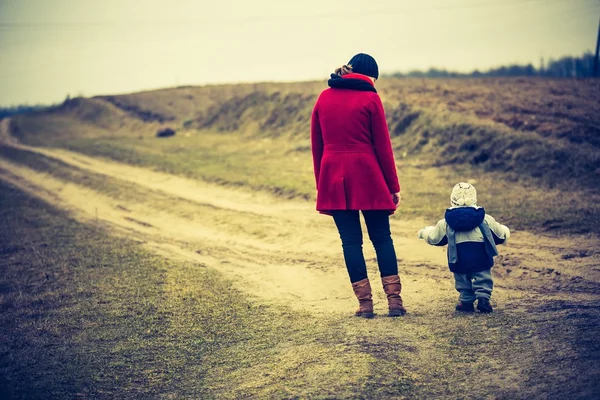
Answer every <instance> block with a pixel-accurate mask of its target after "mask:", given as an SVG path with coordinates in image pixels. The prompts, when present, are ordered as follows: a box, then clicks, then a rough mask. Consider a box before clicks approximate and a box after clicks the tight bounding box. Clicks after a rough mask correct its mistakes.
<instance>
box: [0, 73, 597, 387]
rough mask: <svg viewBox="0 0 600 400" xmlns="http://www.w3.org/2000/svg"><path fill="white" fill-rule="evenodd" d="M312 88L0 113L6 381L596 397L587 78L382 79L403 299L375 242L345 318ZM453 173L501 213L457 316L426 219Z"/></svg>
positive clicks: (169, 95)
mask: <svg viewBox="0 0 600 400" xmlns="http://www.w3.org/2000/svg"><path fill="white" fill-rule="evenodd" d="M323 87H324V83H322V82H309V83H258V84H248V85H223V86H207V87H181V88H174V89H164V90H159V91H152V92H144V93H135V94H130V95H119V96H99V97H95V98H91V99H88V98H77V99H72V100H69V101H67V102H65V103H64V104H62V105H61V106H58V107H55V108H53V109H50V110H46V111H43V112H37V113H34V114H29V115H22V116H17V117H14V118H12V119H10V120H8V119H5V120H3V121H0V202H1V203H0V204H2V207H1V209H0V215H2V221H3V225H2V226H3V227H2V229H0V255H1V256H2V259H1V260H2V261H1V264H2V265H1V266H2V274H1V275H0V309H1V310H2V313H1V314H0V315H1V316H0V326H1V328H0V343H2V344H1V345H0V371H1V374H0V397H8V398H10V397H14V398H506V399H513V398H577V399H579V398H581V399H584V398H595V397H597V396H598V394H599V393H600V386H599V383H598V382H600V381H599V379H598V378H600V369H599V368H598V362H599V361H600V347H599V342H598V341H597V339H596V338H597V337H598V336H599V335H600V323H599V321H600V320H599V317H600V251H599V250H598V248H599V246H598V245H599V244H600V241H599V236H598V235H599V234H600V228H599V226H600V210H599V206H598V204H599V200H600V190H599V187H600V186H599V184H600V161H599V154H600V153H599V152H598V148H599V147H600V141H599V139H598V138H599V137H600V136H599V134H600V117H599V116H600V81H598V80H551V79H539V78H532V79H522V78H518V79H454V80H449V79H440V80H438V79H425V80H422V79H389V80H386V79H382V80H381V83H379V82H378V85H377V87H378V90H379V92H380V94H381V96H382V99H383V101H384V105H385V107H386V111H387V115H388V124H389V126H390V132H391V135H392V141H393V145H394V149H395V152H396V157H397V161H398V167H399V173H400V179H401V183H402V205H401V208H400V209H399V210H398V212H397V213H396V214H395V215H394V217H393V218H392V234H393V238H394V241H395V243H396V249H397V252H398V257H399V267H400V274H401V277H402V278H403V285H404V289H403V290H404V295H403V296H404V298H405V302H406V306H407V308H408V310H409V314H408V315H407V316H405V317H404V318H400V319H391V318H385V317H384V316H383V314H384V311H385V299H384V298H383V293H382V291H381V290H380V288H379V284H378V283H377V282H378V279H377V274H376V263H375V262H376V260H375V255H374V251H373V249H372V248H371V247H370V245H369V244H368V241H367V242H366V245H365V253H366V256H367V260H368V265H369V271H370V276H371V278H372V281H373V282H375V283H374V285H373V286H374V287H375V288H376V289H375V297H376V312H379V313H380V316H378V317H377V318H375V319H374V320H371V321H367V320H362V319H358V318H353V317H351V314H352V311H353V309H354V305H355V304H354V303H355V300H354V299H353V298H352V297H353V296H352V292H351V288H350V285H349V283H348V278H347V276H346V272H345V270H344V267H343V259H342V255H341V248H340V244H339V243H338V242H339V238H338V236H337V232H336V231H335V227H334V226H333V223H332V221H331V220H330V219H329V218H328V217H325V216H322V215H319V214H317V213H316V212H315V211H314V204H313V200H314V199H313V196H314V183H313V176H312V167H311V165H312V162H311V156H310V142H309V121H310V111H311V109H312V106H313V104H314V102H315V100H316V96H318V93H319V91H320V90H322V89H323ZM165 127H170V128H173V129H175V130H176V135H175V136H173V137H169V138H157V137H156V132H157V131H158V130H159V129H161V128H165ZM460 180H470V181H472V182H474V184H475V186H476V187H477V189H478V197H479V203H480V204H481V205H483V206H485V207H486V210H487V211H488V213H490V214H492V215H493V216H494V217H495V218H496V219H498V220H499V221H501V222H502V223H505V224H507V225H508V226H509V227H510V228H511V230H512V232H513V235H512V237H511V240H510V242H509V243H508V244H507V245H506V246H504V247H501V248H500V249H499V251H500V256H498V258H497V259H496V267H495V268H494V269H493V272H494V277H495V291H494V296H493V304H494V305H495V308H496V312H495V313H494V314H492V315H477V314H476V315H456V314H455V313H454V311H453V306H454V302H455V298H456V294H455V290H454V288H453V282H452V280H451V276H450V273H449V271H448V270H447V266H446V260H445V249H440V248H434V247H430V246H426V245H425V244H424V243H422V242H420V241H419V240H418V239H417V238H416V232H417V230H418V229H419V228H421V227H423V226H424V225H426V224H433V223H434V222H436V221H437V220H438V219H439V218H440V217H441V216H442V215H443V211H444V209H445V207H446V206H447V203H448V197H449V192H450V189H451V188H452V186H453V185H454V183H456V182H457V181H460ZM365 237H366V236H365ZM473 387H477V391H474V390H473Z"/></svg>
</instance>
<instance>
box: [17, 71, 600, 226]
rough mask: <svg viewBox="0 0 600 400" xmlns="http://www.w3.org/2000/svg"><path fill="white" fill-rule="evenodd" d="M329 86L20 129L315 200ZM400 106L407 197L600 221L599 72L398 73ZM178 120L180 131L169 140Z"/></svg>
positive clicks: (168, 94) (423, 207)
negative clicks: (312, 137) (464, 196)
mask: <svg viewBox="0 0 600 400" xmlns="http://www.w3.org/2000/svg"><path fill="white" fill-rule="evenodd" d="M323 86H324V85H323V84H322V83H320V82H310V83H296V84H276V83H262V84H247V85H226V86H206V87H183V88H176V89H165V90H160V91H153V92H145V93H137V94H131V95H123V96H104V97H97V98H94V99H74V100H71V101H70V102H68V103H67V104H65V105H63V106H62V107H59V108H57V109H54V110H53V111H51V112H49V113H47V112H46V113H37V114H34V115H27V116H19V117H17V118H15V120H14V121H13V127H12V128H13V131H14V134H15V136H17V137H19V138H20V139H21V140H23V141H24V142H26V143H30V144H35V145H46V146H60V147H67V148H70V149H74V150H77V151H81V152H85V153H88V154H93V155H100V156H104V157H109V158H113V159H116V160H119V161H123V162H128V163H133V164H137V165H143V166H148V167H152V168H157V169H160V170H163V171H168V172H171V173H175V174H182V175H186V176H189V177H193V178H198V179H204V180H207V181H211V182H218V183H222V184H226V185H236V186H247V187H248V188H250V189H253V190H257V189H258V190H267V191H270V192H272V193H277V194H280V195H283V196H286V197H302V198H305V199H312V197H313V195H314V185H313V177H312V170H311V164H310V143H309V140H308V132H309V116H310V112H311V109H312V105H313V104H314V101H315V99H316V96H317V95H318V93H319V91H320V90H322V89H323ZM378 88H379V90H380V93H381V95H382V98H383V100H384V103H385V105H386V110H387V114H388V123H389V126H390V131H391V134H392V137H393V144H394V148H395V150H396V157H397V160H398V161H399V163H400V169H401V174H400V176H401V180H402V184H403V192H404V194H405V196H404V198H405V203H404V208H403V210H402V212H405V213H408V214H410V215H422V216H426V217H428V218H434V217H435V216H438V215H440V213H441V212H442V211H443V209H444V207H445V206H446V200H447V192H448V191H449V188H450V187H451V186H452V185H453V184H454V183H455V182H456V181H459V180H467V179H472V180H475V181H477V182H478V186H477V187H478V189H479V191H480V199H482V201H481V204H482V205H484V206H486V207H487V208H488V209H489V210H490V212H492V213H493V214H498V215H500V216H505V217H506V216H508V217H507V222H508V223H510V224H512V226H515V227H518V228H525V229H530V230H558V231H560V232H564V231H567V232H577V233H585V232H596V233H598V232H599V231H598V229H599V228H598V226H600V223H599V222H600V221H599V220H600V216H599V213H598V205H597V204H598V199H599V196H600V191H599V190H598V188H599V187H600V174H599V173H598V171H600V151H598V143H597V137H598V127H599V126H600V122H599V120H598V117H597V116H598V115H600V110H599V107H600V106H599V104H600V94H599V93H600V90H599V89H600V88H599V82H598V81H596V80H566V79H563V80H560V79H545V78H543V79H542V78H527V79H525V78H518V79H506V78H504V79H497V78H482V79H439V80H438V79H390V80H383V81H382V82H381V83H378ZM163 126H171V127H174V128H176V129H178V133H177V135H176V137H173V138H170V139H156V138H155V133H156V131H157V129H159V128H160V127H163Z"/></svg>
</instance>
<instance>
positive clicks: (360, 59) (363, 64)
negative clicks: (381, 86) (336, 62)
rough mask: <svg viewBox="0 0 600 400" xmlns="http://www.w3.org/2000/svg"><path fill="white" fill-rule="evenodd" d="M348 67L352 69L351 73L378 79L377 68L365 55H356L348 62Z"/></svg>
mask: <svg viewBox="0 0 600 400" xmlns="http://www.w3.org/2000/svg"><path fill="white" fill-rule="evenodd" d="M348 66H350V67H352V72H356V73H357V74H363V75H366V76H370V77H373V78H375V79H378V78H379V67H378V66H377V61H375V59H374V58H373V57H371V56H370V55H368V54H365V53H358V54H357V55H355V56H354V57H352V58H351V59H350V61H348Z"/></svg>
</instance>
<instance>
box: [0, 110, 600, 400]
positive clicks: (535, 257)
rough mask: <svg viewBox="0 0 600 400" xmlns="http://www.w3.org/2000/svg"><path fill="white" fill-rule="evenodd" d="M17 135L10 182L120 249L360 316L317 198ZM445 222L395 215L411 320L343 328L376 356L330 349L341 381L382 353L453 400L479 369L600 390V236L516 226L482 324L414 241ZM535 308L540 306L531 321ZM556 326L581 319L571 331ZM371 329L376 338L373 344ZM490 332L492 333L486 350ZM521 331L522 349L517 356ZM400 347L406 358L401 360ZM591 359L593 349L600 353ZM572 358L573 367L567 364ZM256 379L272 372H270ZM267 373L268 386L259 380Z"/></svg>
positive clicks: (1, 171) (279, 304) (505, 379)
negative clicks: (599, 341)
mask: <svg viewBox="0 0 600 400" xmlns="http://www.w3.org/2000/svg"><path fill="white" fill-rule="evenodd" d="M8 127H9V121H8V120H7V119H5V120H3V121H1V122H0V146H2V147H3V148H4V149H5V150H7V151H5V152H3V153H2V154H5V155H6V154H12V156H11V157H5V158H0V179H2V180H4V181H6V182H9V183H10V184H12V185H14V186H16V187H18V188H20V189H21V190H23V191H25V192H27V193H29V194H32V195H34V196H36V197H38V198H41V199H42V200H44V201H46V202H48V203H50V204H52V205H54V206H55V207H57V208H59V209H64V210H68V211H69V212H70V213H71V215H72V216H73V217H74V218H75V219H77V220H79V221H81V222H84V223H87V224H99V225H102V226H103V227H105V228H106V230H107V231H108V232H110V233H111V234H112V235H114V237H115V245H118V241H119V238H123V237H126V238H128V239H133V240H135V241H137V242H139V243H141V244H143V245H144V246H145V247H147V248H148V249H149V250H151V251H153V252H156V253H158V254H160V255H162V256H164V257H167V258H170V259H173V260H182V261H192V262H193V263H195V265H204V266H206V267H209V268H213V269H215V270H217V271H219V272H220V273H222V274H223V275H224V276H225V277H226V278H228V279H229V280H230V281H231V282H233V284H234V285H236V288H237V289H239V290H240V291H241V292H242V293H245V294H247V296H248V299H249V300H250V301H252V302H255V303H256V304H257V305H258V306H261V305H272V306H274V307H275V309H278V310H285V309H286V308H288V307H289V308H291V309H294V310H298V311H301V312H308V313H309V314H310V315H311V316H314V317H315V321H316V322H315V323H317V324H319V325H326V324H327V323H328V322H329V323H331V321H334V320H335V321H340V320H342V321H344V319H345V318H346V317H347V318H351V315H352V313H353V310H354V308H355V306H356V300H355V299H354V296H353V293H352V290H351V287H350V283H349V281H348V277H347V273H346V271H345V268H344V264H343V258H342V254H341V246H340V243H339V237H338V235H337V232H336V229H335V226H334V224H333V222H332V220H331V219H330V218H329V217H326V216H323V215H319V214H318V213H317V212H316V211H315V210H314V204H313V203H312V202H307V201H289V200H282V199H280V198H276V197H273V196H271V195H269V194H265V193H262V192H249V191H244V190H238V189H235V188H231V187H222V186H218V185H214V184H208V183H205V182H200V181H196V180H191V179H186V178H183V177H180V176H174V175H169V174H165V173H162V172H157V171H153V170H150V169H145V168H139V167H134V166H130V165H125V164H121V163H117V162H114V161H112V160H108V159H99V158H92V157H88V156H85V155H82V154H79V153H74V152H70V151H66V150H63V149H51V148H38V147H31V146H27V145H24V144H21V143H18V142H17V141H16V140H15V139H14V138H13V137H11V136H10V135H9V131H8ZM0 149H1V148H0ZM498 219H499V220H501V216H498ZM435 222H436V221H424V220H404V219H402V218H401V217H400V216H399V215H395V216H394V218H392V222H391V224H392V234H393V239H394V242H395V245H396V250H397V253H398V257H399V269H400V275H401V277H402V280H403V297H404V300H405V304H406V307H407V309H408V311H409V315H408V316H406V317H404V318H399V319H396V320H391V319H389V318H383V317H378V318H376V319H375V320H373V321H365V322H368V323H367V324H365V325H362V324H360V323H349V324H346V323H344V324H343V325H344V326H345V329H347V332H346V334H347V335H349V336H353V335H355V336H357V337H358V338H360V340H359V342H358V343H361V347H360V349H363V348H365V349H368V356H365V354H364V353H362V351H363V350H357V349H356V348H354V347H352V348H346V347H347V346H346V347H344V346H341V347H343V348H344V351H345V353H343V357H342V356H340V355H339V352H338V350H336V349H337V348H331V349H329V348H327V352H328V353H327V354H328V356H327V357H325V356H324V359H327V360H329V359H332V357H334V356H335V357H338V358H339V359H338V358H336V360H337V361H335V362H332V364H331V365H332V368H333V370H335V371H342V369H340V368H345V367H344V366H347V365H350V364H348V362H349V360H354V361H353V364H352V365H354V366H355V367H356V365H358V364H360V365H362V367H361V368H362V369H360V370H357V371H354V372H353V374H354V375H353V374H351V373H345V372H338V373H339V374H342V375H335V379H336V380H339V378H340V377H342V376H343V377H345V378H344V379H347V380H350V381H352V379H355V378H353V377H354V376H357V377H359V378H357V379H360V377H361V376H365V374H369V373H372V372H369V371H370V368H371V362H367V361H365V360H367V359H369V357H376V358H377V360H378V361H377V363H373V365H378V366H381V365H385V362H388V363H389V365H391V366H392V367H391V369H390V371H392V372H388V373H387V375H386V374H383V375H381V376H378V375H377V374H375V376H377V379H378V381H380V382H387V380H386V379H388V378H389V379H390V382H395V381H396V375H395V374H396V372H395V371H396V368H397V366H398V365H400V364H399V363H400V361H399V360H402V363H404V362H406V363H407V365H411V368H413V370H412V372H411V373H410V374H408V372H406V373H407V374H408V375H407V376H409V377H410V378H411V379H413V380H414V381H415V382H418V384H419V385H420V389H419V390H423V391H424V393H446V394H447V395H449V396H450V397H452V396H454V397H456V396H458V393H462V392H461V391H462V390H463V388H469V387H470V383H469V381H468V380H465V379H462V377H461V376H460V374H459V375H458V376H457V375H456V374H455V370H454V368H462V369H465V370H468V371H477V376H478V379H480V380H482V381H483V382H485V383H484V389H482V390H483V391H482V393H488V394H490V393H495V395H494V396H495V397H498V393H506V395H507V396H508V397H511V393H512V394H514V393H517V392H520V391H521V390H523V389H524V388H525V389H526V390H528V391H529V392H528V393H530V394H531V395H532V396H533V397H535V396H538V395H539V396H541V395H543V394H545V393H547V390H549V389H548V388H552V389H551V390H553V393H562V391H564V390H570V389H564V388H568V387H569V385H571V384H572V385H585V386H586V387H587V388H593V387H595V386H594V385H596V384H595V383H594V382H596V381H597V379H596V376H597V372H596V370H590V365H594V364H593V363H594V362H595V361H594V360H595V358H594V357H595V355H594V354H595V353H593V352H594V351H596V350H594V349H595V348H594V347H592V344H590V342H589V341H586V340H585V336H582V332H586V333H587V332H592V333H593V332H595V330H597V328H598V327H597V324H596V323H594V318H595V316H594V315H595V314H590V313H593V312H596V311H595V310H596V308H597V304H599V303H600V253H599V252H598V250H597V248H598V239H597V238H596V237H593V236H568V237H551V236H546V235H535V234H532V233H529V232H524V231H513V233H512V236H511V240H510V242H509V243H508V244H507V245H506V246H503V247H501V248H500V249H499V251H500V254H501V255H500V256H499V257H497V259H496V267H495V268H494V269H493V272H494V275H495V290H494V295H493V302H494V303H495V304H496V313H495V314H494V315H493V316H491V317H490V318H489V319H488V318H487V317H485V316H473V317H474V319H472V320H471V319H469V318H465V319H462V318H460V317H455V315H454V311H453V307H454V302H455V299H456V293H455V290H454V287H453V280H452V278H451V274H450V272H449V271H448V269H447V264H446V256H445V251H446V250H445V248H436V247H431V246H427V245H426V244H425V243H423V242H421V241H419V240H418V239H417V238H416V232H417V231H418V229H420V228H421V227H423V226H424V225H426V224H433V223H435ZM364 237H365V246H364V247H365V256H366V258H367V262H368V266H369V273H370V277H371V279H372V281H373V285H372V286H373V287H374V300H375V308H376V312H378V313H379V314H380V315H385V312H386V308H387V304H386V303H387V302H386V300H385V298H384V296H383V291H382V290H381V288H380V285H379V280H378V275H377V270H376V260H375V253H374V251H373V249H372V246H371V245H370V243H369V242H368V239H367V238H368V236H367V234H366V232H364ZM187 264H189V263H187ZM172 272H174V273H175V272H177V271H172ZM190 290H192V288H190ZM190 295H191V296H196V297H201V296H199V295H198V294H194V293H192V292H191V294H190ZM531 310H536V311H535V313H534V314H533V315H532V314H531ZM478 317H481V318H478ZM557 318H565V320H566V319H569V321H570V322H569V323H568V324H566V325H563V324H562V323H561V322H559V320H557ZM352 320H353V321H354V320H357V319H356V318H352ZM557 321H558V322H557ZM473 324H477V326H478V329H482V330H484V332H485V335H484V338H483V339H482V341H481V343H479V342H477V343H478V344H477V345H476V346H475V348H476V349H480V350H479V351H480V352H481V351H482V350H481V349H485V350H483V351H484V353H478V352H477V351H478V350H464V349H463V348H461V347H460V344H461V343H463V341H464V340H463V338H464V336H465V332H467V333H466V335H467V336H469V337H472V336H471V334H470V333H468V332H469V331H470V328H471V326H472V325H473ZM332 326H336V325H332ZM563 326H564V328H563ZM571 327H575V328H574V329H571ZM332 329H333V328H332ZM335 329H336V330H339V329H340V328H339V326H338V327H337V328H335ZM366 333H368V335H367V336H368V339H363V335H365V334H366ZM486 337H488V338H489V337H491V338H493V339H489V340H487V342H486V339H485V338H486ZM515 337H517V338H518V344H517V345H515V347H514V348H511V345H512V344H513V343H515V339H514V338H515ZM441 338H442V339H441ZM476 338H477V339H476V341H477V340H479V339H478V337H476ZM440 340H442V342H443V343H442V342H440ZM457 346H458V347H457ZM581 346H584V347H583V350H582V349H581ZM586 346H587V347H586ZM471 347H472V346H471ZM388 348H390V349H393V350H385V349H388ZM379 349H384V350H382V351H381V352H380V351H379ZM407 349H408V350H407ZM590 349H591V350H590ZM389 351H393V352H394V353H393V354H394V357H397V358H393V359H390V358H389V353H388V352H389ZM463 351H473V353H472V354H471V353H463ZM581 351H588V352H590V351H592V353H591V354H592V355H591V356H589V357H591V358H589V359H588V358H585V356H584V355H583V356H582V353H581ZM308 353H310V352H308ZM286 354H287V353H286ZM329 354H330V355H329ZM483 354H485V355H483ZM359 355H360V356H359ZM375 355H376V356H375ZM305 356H306V355H304V356H302V357H296V358H294V357H293V355H291V354H290V355H287V356H286V357H285V358H284V359H285V360H287V362H290V363H292V364H293V365H296V364H294V363H298V364H302V363H303V362H305V358H303V357H305ZM344 357H346V358H344ZM357 357H359V358H357ZM365 357H366V358H365ZM464 357H467V358H468V359H469V360H473V361H468V362H467V361H465V359H464ZM567 357H568V358H567ZM340 360H341V361H340ZM357 360H358V361H357ZM386 360H387V361H386ZM548 360H550V361H548ZM565 360H570V361H569V362H570V363H571V364H567V365H565V362H566V361H565ZM361 363H363V364H364V365H363V364H361ZM382 363H384V364H382ZM573 365H576V366H573ZM457 366H458V367H457ZM252 368H253V367H252ZM259 370H260V371H259ZM363 370H364V371H363ZM252 371H254V370H252ZM254 372H256V373H258V372H260V373H261V374H262V367H261V368H258V369H257V370H256V371H254ZM469 373H470V372H469ZM242 375H243V374H242ZM388 375H389V376H388ZM434 377H437V378H434ZM218 378H219V377H215V379H217V380H218ZM257 379H258V380H259V381H262V380H264V379H263V378H262V375H260V376H259V378H257ZM273 379H275V378H273ZM577 379H579V380H577ZM273 382H275V381H273ZM581 382H582V383H581ZM430 387H433V389H430ZM240 388H243V386H240ZM240 390H241V389H240ZM317 390H318V388H317ZM499 390H500V392H499ZM236 393H237V392H236ZM461 396H462V394H461ZM500 397H501V396H500Z"/></svg>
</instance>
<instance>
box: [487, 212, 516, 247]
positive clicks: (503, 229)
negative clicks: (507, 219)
mask: <svg viewBox="0 0 600 400" xmlns="http://www.w3.org/2000/svg"><path fill="white" fill-rule="evenodd" d="M485 222H487V224H488V226H489V227H490V231H491V232H492V236H493V238H494V242H495V243H496V244H504V243H506V241H507V240H508V239H509V238H510V229H508V227H507V226H506V225H502V224H500V223H499V222H497V221H496V220H495V219H494V217H492V216H491V215H489V214H486V215H485Z"/></svg>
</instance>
